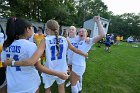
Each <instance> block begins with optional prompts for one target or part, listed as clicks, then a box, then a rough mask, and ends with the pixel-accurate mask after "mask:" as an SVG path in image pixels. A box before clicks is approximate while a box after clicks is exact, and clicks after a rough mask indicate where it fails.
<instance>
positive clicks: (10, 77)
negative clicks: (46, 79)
mask: <svg viewBox="0 0 140 93" xmlns="http://www.w3.org/2000/svg"><path fill="white" fill-rule="evenodd" d="M36 49H37V46H36V45H35V44H34V43H32V42H30V41H28V40H25V39H20V40H15V41H14V42H13V43H12V44H11V45H10V46H9V47H7V48H6V50H5V51H2V55H1V56H2V61H4V60H5V59H7V58H12V59H14V60H15V61H18V60H19V61H21V60H26V59H27V58H30V57H31V56H32V55H33V53H34V52H35V51H36ZM6 77H7V88H8V93H35V92H36V91H37V89H38V88H39V85H40V82H41V81H40V77H39V74H38V71H37V70H36V68H35V67H34V66H13V67H12V66H8V67H7V70H6Z"/></svg>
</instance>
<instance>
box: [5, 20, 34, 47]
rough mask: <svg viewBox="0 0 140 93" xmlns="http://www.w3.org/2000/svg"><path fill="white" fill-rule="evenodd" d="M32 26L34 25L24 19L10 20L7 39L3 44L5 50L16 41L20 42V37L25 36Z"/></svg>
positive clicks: (7, 26) (7, 27) (8, 21)
mask: <svg viewBox="0 0 140 93" xmlns="http://www.w3.org/2000/svg"><path fill="white" fill-rule="evenodd" d="M31 26H32V24H31V23H30V22H28V21H26V20H24V19H19V18H18V19H17V18H9V19H8V20H7V25H6V35H7V39H6V41H5V42H4V44H3V49H4V50H5V49H6V48H7V47H9V46H10V45H11V44H12V43H13V41H14V40H18V39H19V36H21V35H24V34H25V31H26V29H27V28H30V27H31Z"/></svg>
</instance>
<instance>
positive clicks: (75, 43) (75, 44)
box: [67, 36, 79, 65]
mask: <svg viewBox="0 0 140 93" xmlns="http://www.w3.org/2000/svg"><path fill="white" fill-rule="evenodd" d="M68 40H69V41H70V43H71V44H72V45H73V46H74V47H75V48H78V41H79V37H78V36H77V37H75V38H68ZM73 53H74V52H73V51H71V50H70V49H68V51H67V58H68V64H70V65H71V64H72V57H73Z"/></svg>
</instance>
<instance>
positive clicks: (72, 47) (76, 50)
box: [67, 39, 88, 57]
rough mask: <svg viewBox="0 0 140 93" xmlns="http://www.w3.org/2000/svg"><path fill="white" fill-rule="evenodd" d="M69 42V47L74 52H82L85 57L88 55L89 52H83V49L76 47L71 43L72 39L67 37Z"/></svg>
mask: <svg viewBox="0 0 140 93" xmlns="http://www.w3.org/2000/svg"><path fill="white" fill-rule="evenodd" d="M67 42H68V47H69V49H70V50H72V51H73V52H75V53H77V54H80V55H82V56H85V57H88V53H84V52H82V51H81V50H79V49H77V48H75V47H74V46H73V45H72V44H71V43H70V41H69V40H68V39H67Z"/></svg>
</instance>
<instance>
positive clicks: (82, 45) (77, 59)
mask: <svg viewBox="0 0 140 93" xmlns="http://www.w3.org/2000/svg"><path fill="white" fill-rule="evenodd" d="M92 45H93V38H90V41H89V42H86V41H85V40H82V41H79V42H78V49H79V50H81V51H82V52H85V53H86V52H88V51H89V50H90V48H91V46H92ZM72 64H73V65H78V66H86V64H85V57H84V56H81V55H79V54H76V53H74V54H73V57H72Z"/></svg>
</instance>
